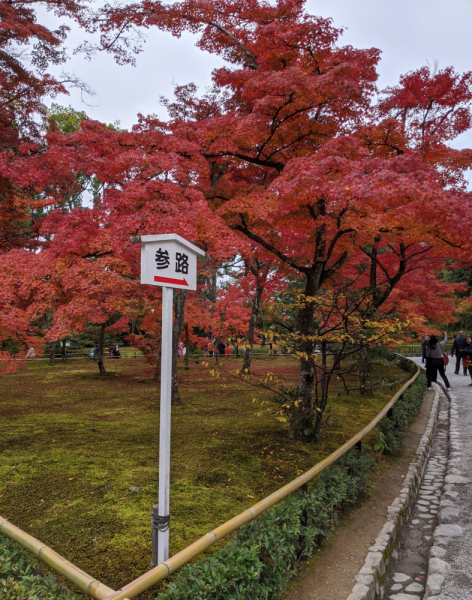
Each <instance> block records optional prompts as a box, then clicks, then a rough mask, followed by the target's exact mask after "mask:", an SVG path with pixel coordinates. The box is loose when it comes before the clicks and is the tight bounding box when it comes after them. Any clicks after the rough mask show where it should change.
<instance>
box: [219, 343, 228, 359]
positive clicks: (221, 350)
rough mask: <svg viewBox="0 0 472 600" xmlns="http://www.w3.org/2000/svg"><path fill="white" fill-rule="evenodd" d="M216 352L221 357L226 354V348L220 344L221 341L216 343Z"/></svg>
mask: <svg viewBox="0 0 472 600" xmlns="http://www.w3.org/2000/svg"><path fill="white" fill-rule="evenodd" d="M218 352H219V353H220V354H221V356H224V355H225V352H226V346H225V344H224V342H222V341H220V342H219V343H218Z"/></svg>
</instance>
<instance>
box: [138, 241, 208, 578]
mask: <svg viewBox="0 0 472 600" xmlns="http://www.w3.org/2000/svg"><path fill="white" fill-rule="evenodd" d="M131 241H132V242H133V243H138V242H139V243H141V283H142V284H144V285H157V286H160V287H162V340H161V405H160V425H159V502H158V504H154V506H153V507H152V513H151V517H152V518H151V524H152V558H151V568H153V567H155V566H156V565H158V564H160V563H163V562H164V561H166V560H167V559H168V558H169V514H170V510H169V495H170V432H171V419H170V416H171V401H172V324H173V316H174V314H173V305H174V289H180V290H196V289H197V256H205V252H203V250H201V249H200V248H198V247H197V246H195V245H194V244H192V243H190V242H189V241H187V240H185V239H184V238H182V237H180V236H179V235H177V234H175V233H170V234H161V235H144V236H141V237H135V238H132V239H131ZM156 534H157V535H156ZM156 542H157V544H156ZM156 545H157V548H156Z"/></svg>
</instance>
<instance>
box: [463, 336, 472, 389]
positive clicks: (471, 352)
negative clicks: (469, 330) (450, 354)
mask: <svg viewBox="0 0 472 600" xmlns="http://www.w3.org/2000/svg"><path fill="white" fill-rule="evenodd" d="M462 366H463V367H464V375H465V370H466V369H467V370H468V371H469V375H470V379H471V380H472V337H470V335H468V336H467V338H466V341H465V346H464V348H463V349H462ZM469 387H472V383H469Z"/></svg>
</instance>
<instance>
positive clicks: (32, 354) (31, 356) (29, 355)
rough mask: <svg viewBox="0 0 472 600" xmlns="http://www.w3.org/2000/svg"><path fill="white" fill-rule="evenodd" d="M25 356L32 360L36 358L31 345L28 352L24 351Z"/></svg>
mask: <svg viewBox="0 0 472 600" xmlns="http://www.w3.org/2000/svg"><path fill="white" fill-rule="evenodd" d="M26 358H27V359H28V360H34V359H35V358H36V352H35V349H34V348H33V347H31V348H30V349H29V350H28V352H27V353H26Z"/></svg>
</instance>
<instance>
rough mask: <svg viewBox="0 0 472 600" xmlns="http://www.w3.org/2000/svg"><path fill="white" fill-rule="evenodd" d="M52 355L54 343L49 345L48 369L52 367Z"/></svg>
mask: <svg viewBox="0 0 472 600" xmlns="http://www.w3.org/2000/svg"><path fill="white" fill-rule="evenodd" d="M54 353H55V348H54V342H51V343H50V344H49V366H50V367H53V366H54Z"/></svg>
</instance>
